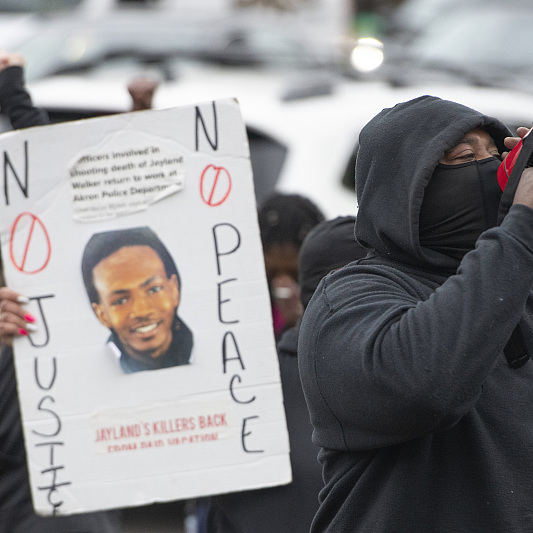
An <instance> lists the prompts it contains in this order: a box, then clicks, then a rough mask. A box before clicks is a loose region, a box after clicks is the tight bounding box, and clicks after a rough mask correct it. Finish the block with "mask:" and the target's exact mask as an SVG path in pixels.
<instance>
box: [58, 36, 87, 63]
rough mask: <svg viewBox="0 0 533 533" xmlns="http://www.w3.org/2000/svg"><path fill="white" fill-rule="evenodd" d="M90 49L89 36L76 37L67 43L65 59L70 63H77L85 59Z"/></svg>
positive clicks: (64, 52)
mask: <svg viewBox="0 0 533 533" xmlns="http://www.w3.org/2000/svg"><path fill="white" fill-rule="evenodd" d="M88 47H89V43H88V39H87V36H85V35H75V36H73V37H71V38H70V39H69V40H68V41H67V43H66V45H65V49H64V51H63V57H64V59H65V60H66V61H67V62H69V63H76V62H78V61H81V60H82V59H83V57H84V56H85V54H86V53H87V49H88Z"/></svg>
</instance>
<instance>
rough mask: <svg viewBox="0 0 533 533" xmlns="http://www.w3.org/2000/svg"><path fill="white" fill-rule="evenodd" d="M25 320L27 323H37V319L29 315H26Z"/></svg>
mask: <svg viewBox="0 0 533 533" xmlns="http://www.w3.org/2000/svg"><path fill="white" fill-rule="evenodd" d="M24 320H26V322H35V317H34V316H33V315H30V314H29V313H27V314H26V315H24Z"/></svg>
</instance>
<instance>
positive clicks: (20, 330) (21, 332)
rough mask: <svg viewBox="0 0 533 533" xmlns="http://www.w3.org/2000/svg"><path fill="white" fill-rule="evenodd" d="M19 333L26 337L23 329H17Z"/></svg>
mask: <svg viewBox="0 0 533 533" xmlns="http://www.w3.org/2000/svg"><path fill="white" fill-rule="evenodd" d="M19 333H20V334H21V335H27V334H28V332H27V331H26V330H25V329H22V328H20V329H19Z"/></svg>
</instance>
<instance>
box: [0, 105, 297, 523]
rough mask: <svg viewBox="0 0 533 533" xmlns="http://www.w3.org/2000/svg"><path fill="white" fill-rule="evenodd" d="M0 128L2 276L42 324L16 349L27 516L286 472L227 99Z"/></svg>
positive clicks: (255, 248) (257, 260)
mask: <svg viewBox="0 0 533 533" xmlns="http://www.w3.org/2000/svg"><path fill="white" fill-rule="evenodd" d="M1 138H2V143H1V147H2V148H1V149H2V153H1V156H2V161H3V165H2V179H3V198H2V203H3V205H2V209H1V210H0V229H1V233H0V238H1V246H2V258H3V264H4V271H5V277H6V282H7V285H8V286H9V287H10V288H12V289H14V290H16V291H18V292H20V293H22V294H24V295H25V296H27V297H28V298H29V299H30V301H29V303H28V304H26V305H25V307H26V309H27V311H28V312H29V313H31V314H33V315H34V316H35V317H36V319H37V320H36V322H35V324H36V326H37V329H36V331H35V332H29V335H28V336H23V337H20V338H17V339H16V340H15V344H14V355H15V368H16V374H17V383H18V390H19V399H20V406H21V416H22V422H23V429H24V438H25V444H26V450H27V454H28V468H29V474H30V483H31V489H32V497H33V500H34V507H35V509H36V511H37V512H38V513H40V514H45V515H47V514H74V513H79V512H87V511H94V510H99V509H109V508H118V507H128V506H134V505H141V504H146V503H150V502H155V501H169V500H178V499H186V498H192V497H196V496H202V495H207V494H216V493H223V492H231V491H238V490H245V489H253V488H259V487H265V486H274V485H279V484H285V483H288V482H290V479H291V473H290V461H289V449H288V437H287V430H286V424H285V415H284V410H283V398H282V392H281V385H280V379H279V367H278V361H277V357H276V351H275V342H274V336H273V332H272V318H271V310H270V300H269V295H268V289H267V283H266V278H265V272H264V263H263V257H262V248H261V241H260V235H259V229H258V224H257V214H256V205H255V197H254V189H253V180H252V172H251V165H250V160H249V153H248V141H247V136H246V131H245V128H244V124H243V123H242V120H241V117H240V113H239V106H238V103H237V102H236V101H235V100H232V99H224V100H219V101H215V102H206V103H202V104H199V105H197V106H188V107H181V108H174V109H168V110H161V111H143V112H137V113H125V114H121V115H115V116H112V117H106V118H98V119H91V120H86V121H79V122H73V123H67V124H59V125H52V126H44V127H38V128H30V129H27V130H20V131H15V132H9V133H5V134H3V135H2V137H1ZM0 194H1V193H0Z"/></svg>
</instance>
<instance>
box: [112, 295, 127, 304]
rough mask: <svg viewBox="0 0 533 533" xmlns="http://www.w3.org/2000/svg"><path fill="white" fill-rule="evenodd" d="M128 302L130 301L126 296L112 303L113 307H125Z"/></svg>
mask: <svg viewBox="0 0 533 533" xmlns="http://www.w3.org/2000/svg"><path fill="white" fill-rule="evenodd" d="M127 301H128V299H127V298H126V297H125V296H121V297H120V298H117V299H116V300H113V301H112V302H111V305H113V306H116V305H124V304H125V303H126V302H127Z"/></svg>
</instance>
